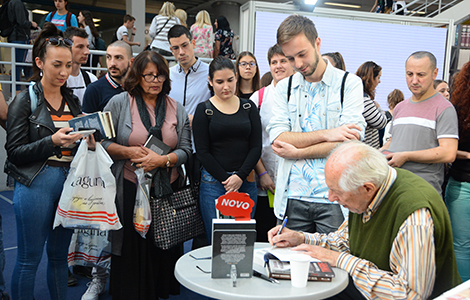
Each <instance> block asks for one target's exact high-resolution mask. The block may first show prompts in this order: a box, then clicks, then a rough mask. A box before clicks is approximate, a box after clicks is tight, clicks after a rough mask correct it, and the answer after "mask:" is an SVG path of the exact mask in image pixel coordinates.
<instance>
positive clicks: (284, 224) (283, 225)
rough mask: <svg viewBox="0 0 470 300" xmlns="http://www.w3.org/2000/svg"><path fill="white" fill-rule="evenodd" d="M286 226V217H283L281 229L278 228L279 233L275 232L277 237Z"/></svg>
mask: <svg viewBox="0 0 470 300" xmlns="http://www.w3.org/2000/svg"><path fill="white" fill-rule="evenodd" d="M286 224H287V216H285V217H284V220H283V221H282V225H281V228H279V231H278V232H277V235H280V234H281V231H282V230H283V229H284V227H286Z"/></svg>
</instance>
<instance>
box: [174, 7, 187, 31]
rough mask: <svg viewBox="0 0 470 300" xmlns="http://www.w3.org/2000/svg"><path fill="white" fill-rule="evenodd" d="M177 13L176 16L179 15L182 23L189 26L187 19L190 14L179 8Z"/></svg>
mask: <svg viewBox="0 0 470 300" xmlns="http://www.w3.org/2000/svg"><path fill="white" fill-rule="evenodd" d="M175 15H176V17H178V19H180V22H181V25H183V26H184V27H186V28H188V25H187V24H186V20H187V19H188V14H187V13H186V12H185V11H184V10H182V9H177V10H175Z"/></svg>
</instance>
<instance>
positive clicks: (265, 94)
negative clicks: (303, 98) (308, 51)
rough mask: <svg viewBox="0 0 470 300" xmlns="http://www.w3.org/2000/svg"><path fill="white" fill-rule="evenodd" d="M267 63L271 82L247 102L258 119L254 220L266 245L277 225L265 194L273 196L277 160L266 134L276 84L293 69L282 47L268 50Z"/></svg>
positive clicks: (258, 234)
mask: <svg viewBox="0 0 470 300" xmlns="http://www.w3.org/2000/svg"><path fill="white" fill-rule="evenodd" d="M268 63H269V68H270V71H271V75H272V76H273V81H272V82H271V84H270V85H268V86H267V87H265V88H261V89H260V90H259V91H256V92H254V93H253V95H251V97H250V99H251V100H252V101H253V102H254V103H255V104H256V105H257V106H258V109H259V115H260V118H261V127H262V129H263V132H262V141H263V150H262V153H261V159H260V160H259V162H258V164H257V165H256V167H255V171H256V174H257V175H258V177H257V182H258V203H257V204H256V212H255V219H256V220H258V222H256V233H257V239H256V240H257V241H258V242H267V241H268V240H267V237H268V235H267V232H268V230H269V229H271V228H272V227H273V226H274V225H276V217H275V216H274V212H273V209H272V208H271V207H270V204H269V200H268V191H269V192H271V193H272V194H274V190H275V188H276V186H275V184H274V183H275V182H276V174H277V165H278V162H279V156H277V155H276V154H274V151H273V149H272V147H271V142H270V141H269V134H268V132H267V131H266V128H267V127H268V124H269V121H270V120H271V117H272V116H273V111H272V109H273V105H274V99H275V95H276V85H277V83H278V82H279V81H281V80H282V79H284V78H287V77H289V76H291V75H292V74H294V68H293V67H292V66H291V65H290V63H289V61H288V60H287V58H286V56H285V55H284V52H282V49H281V47H280V46H279V45H278V44H276V45H274V46H272V47H271V48H269V50H268Z"/></svg>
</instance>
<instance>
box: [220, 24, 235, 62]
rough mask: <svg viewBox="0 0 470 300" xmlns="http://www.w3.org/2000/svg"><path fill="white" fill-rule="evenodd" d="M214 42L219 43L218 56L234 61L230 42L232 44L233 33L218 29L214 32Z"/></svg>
mask: <svg viewBox="0 0 470 300" xmlns="http://www.w3.org/2000/svg"><path fill="white" fill-rule="evenodd" d="M215 40H216V41H219V42H220V52H219V55H222V56H225V57H227V58H230V59H235V54H234V53H233V48H232V42H233V31H232V30H230V31H227V30H222V29H219V30H217V31H216V32H215Z"/></svg>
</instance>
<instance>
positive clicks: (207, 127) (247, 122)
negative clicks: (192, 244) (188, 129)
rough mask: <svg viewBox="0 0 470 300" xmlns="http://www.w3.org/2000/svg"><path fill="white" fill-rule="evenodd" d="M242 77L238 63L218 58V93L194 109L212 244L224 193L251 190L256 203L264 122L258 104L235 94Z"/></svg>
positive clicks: (213, 72) (214, 73)
mask: <svg viewBox="0 0 470 300" xmlns="http://www.w3.org/2000/svg"><path fill="white" fill-rule="evenodd" d="M236 82H237V79H236V71H235V67H234V65H233V63H232V62H231V61H230V60H229V59H227V58H225V57H220V56H219V57H216V58H215V59H214V60H213V61H212V62H211V64H210V66H209V87H210V89H211V90H212V91H213V92H214V96H213V97H211V98H210V99H209V100H208V101H206V102H203V103H200V104H199V105H198V106H197V108H196V113H195V114H194V120H193V133H194V143H195V146H196V154H197V157H198V159H199V160H200V161H201V164H202V166H203V168H202V171H201V186H200V192H199V201H200V205H201V214H202V218H203V221H204V226H205V229H206V235H207V241H208V243H209V244H210V243H211V232H212V219H213V218H215V217H216V210H215V200H216V199H217V198H218V197H219V196H221V195H224V194H225V193H227V192H233V191H238V192H244V193H248V194H249V195H250V198H251V199H252V200H254V201H255V207H256V199H257V191H256V183H255V180H254V172H253V169H254V167H255V165H256V163H257V162H258V160H259V158H260V156H261V122H260V118H259V115H258V109H257V108H256V106H255V105H254V103H253V102H252V101H251V100H245V99H240V98H238V97H237V96H235V87H236ZM255 207H253V210H252V212H251V217H253V216H254V212H255Z"/></svg>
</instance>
